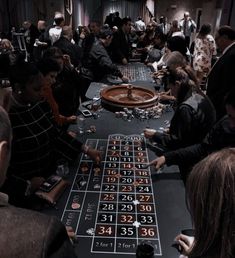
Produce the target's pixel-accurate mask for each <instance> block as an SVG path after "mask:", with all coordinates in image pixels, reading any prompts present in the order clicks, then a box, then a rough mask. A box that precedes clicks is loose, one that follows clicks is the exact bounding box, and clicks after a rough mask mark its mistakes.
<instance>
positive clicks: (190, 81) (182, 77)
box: [168, 65, 205, 104]
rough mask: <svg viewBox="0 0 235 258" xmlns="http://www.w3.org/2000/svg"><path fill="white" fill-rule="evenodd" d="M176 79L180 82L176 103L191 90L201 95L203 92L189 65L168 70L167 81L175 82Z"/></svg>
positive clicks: (180, 101) (182, 99) (181, 100)
mask: <svg viewBox="0 0 235 258" xmlns="http://www.w3.org/2000/svg"><path fill="white" fill-rule="evenodd" d="M176 81H179V82H180V90H179V92H178V96H177V103H178V104H179V103H182V102H183V101H184V99H185V96H186V95H187V93H188V92H189V91H190V90H191V91H194V92H197V93H199V94H201V95H203V96H204V95H205V94H203V92H202V91H201V90H200V88H199V87H198V80H197V77H196V75H195V73H194V71H193V70H192V68H191V67H190V66H189V65H186V66H181V67H177V68H175V69H173V70H170V71H169V76H168V83H170V84H173V85H174V84H175V82H176Z"/></svg>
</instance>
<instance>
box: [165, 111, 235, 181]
mask: <svg viewBox="0 0 235 258" xmlns="http://www.w3.org/2000/svg"><path fill="white" fill-rule="evenodd" d="M227 147H235V128H231V125H230V123H229V118H228V116H227V115H226V116H224V117H223V118H222V119H221V120H220V121H218V122H217V123H216V124H215V125H214V126H213V127H212V129H211V130H210V131H209V133H208V134H207V135H206V137H205V139H204V140H203V141H202V142H201V143H199V144H194V145H191V146H188V147H186V148H182V149H178V150H175V151H171V152H167V153H165V154H164V156H165V158H166V164H167V165H173V164H174V165H179V167H180V169H181V176H182V178H183V179H184V180H186V178H187V176H188V174H189V172H190V170H191V168H192V167H193V166H194V165H195V164H196V163H197V162H199V161H200V160H201V159H203V158H205V157H206V156H207V155H209V154H210V153H212V152H215V151H218V150H221V149H223V148H227Z"/></svg>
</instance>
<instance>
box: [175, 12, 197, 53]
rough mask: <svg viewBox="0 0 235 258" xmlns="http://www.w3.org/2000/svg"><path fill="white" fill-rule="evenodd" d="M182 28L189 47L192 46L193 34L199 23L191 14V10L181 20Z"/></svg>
mask: <svg viewBox="0 0 235 258" xmlns="http://www.w3.org/2000/svg"><path fill="white" fill-rule="evenodd" d="M179 24H180V28H181V31H182V32H183V34H184V36H185V41H186V43H187V47H188V48H189V46H190V40H191V34H192V33H193V32H194V31H195V29H196V27H197V25H196V23H195V21H193V20H192V19H191V17H190V16H189V12H185V13H184V18H183V19H182V20H181V21H180V23H179Z"/></svg>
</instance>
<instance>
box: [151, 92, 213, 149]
mask: <svg viewBox="0 0 235 258" xmlns="http://www.w3.org/2000/svg"><path fill="white" fill-rule="evenodd" d="M214 122H215V110H214V107H213V105H212V103H211V102H210V100H209V99H208V98H207V97H206V96H202V95H199V94H198V93H192V94H191V96H187V97H186V98H185V100H184V101H183V102H182V103H181V104H179V105H178V107H177V108H176V110H175V113H174V116H173V118H172V120H171V124H170V132H169V134H166V133H164V134H160V133H156V134H155V136H154V137H153V140H154V141H155V142H157V143H158V144H160V145H163V147H165V148H166V149H168V150H176V149H178V148H183V147H186V146H189V145H192V144H195V143H199V142H201V141H202V140H203V139H204V137H205V136H206V134H207V133H208V132H209V130H210V129H211V128H212V126H213V124H214Z"/></svg>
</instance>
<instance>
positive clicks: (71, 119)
mask: <svg viewBox="0 0 235 258" xmlns="http://www.w3.org/2000/svg"><path fill="white" fill-rule="evenodd" d="M67 119H68V123H74V122H76V120H77V117H76V116H69V117H68V118H67Z"/></svg>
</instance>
